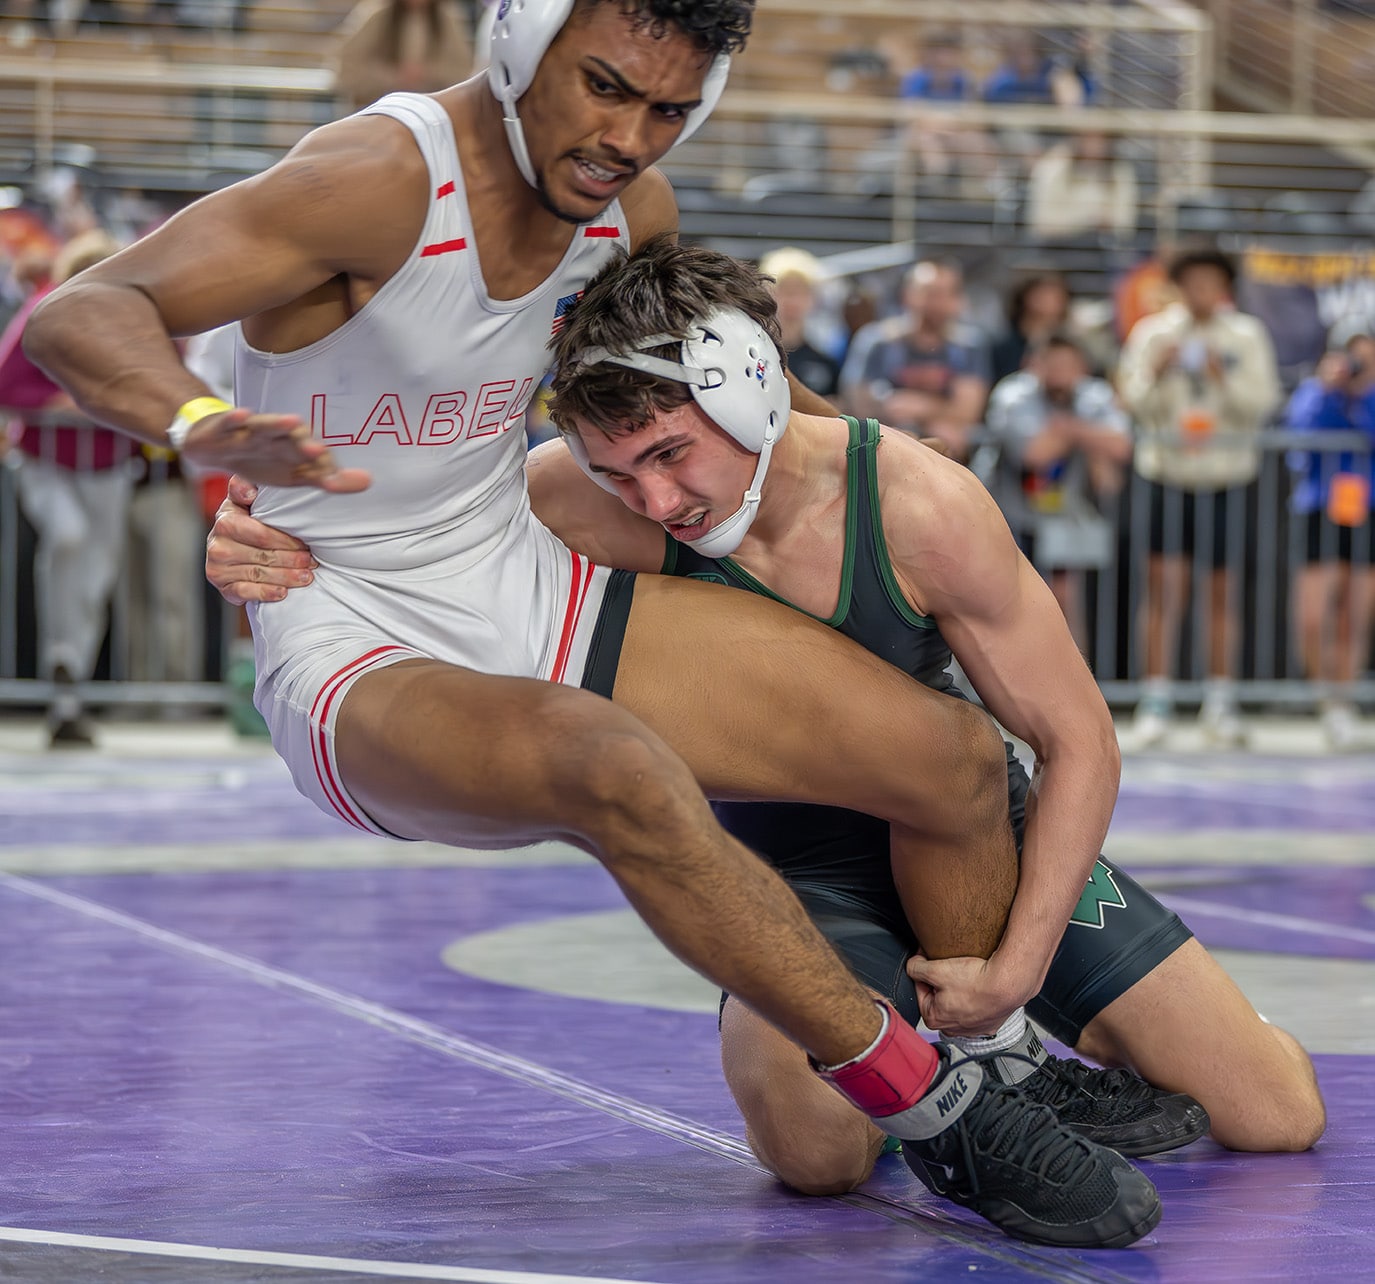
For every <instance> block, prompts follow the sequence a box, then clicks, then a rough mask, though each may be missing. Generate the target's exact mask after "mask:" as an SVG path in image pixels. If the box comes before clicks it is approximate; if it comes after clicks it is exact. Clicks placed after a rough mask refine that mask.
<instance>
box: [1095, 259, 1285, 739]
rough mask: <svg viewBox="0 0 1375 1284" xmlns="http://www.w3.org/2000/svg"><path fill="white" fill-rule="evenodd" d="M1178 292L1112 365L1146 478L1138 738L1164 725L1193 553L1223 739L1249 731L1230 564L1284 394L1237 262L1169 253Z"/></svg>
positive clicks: (1240, 559) (1215, 733)
mask: <svg viewBox="0 0 1375 1284" xmlns="http://www.w3.org/2000/svg"><path fill="white" fill-rule="evenodd" d="M1169 275H1170V279H1171V281H1173V282H1174V285H1175V287H1176V288H1177V289H1178V291H1179V295H1180V301H1179V302H1178V303H1173V304H1170V305H1169V306H1168V307H1166V308H1165V309H1164V310H1163V311H1161V312H1159V313H1157V314H1156V315H1155V316H1151V317H1146V318H1145V319H1144V320H1142V321H1140V322H1138V323H1137V325H1136V327H1135V329H1133V330H1132V332H1131V334H1130V336H1129V337H1128V339H1127V344H1126V347H1125V348H1124V349H1123V352H1122V360H1121V364H1120V366H1119V369H1118V375H1119V384H1120V388H1121V392H1122V398H1123V400H1124V401H1125V402H1126V404H1127V408H1128V409H1129V410H1130V411H1131V412H1132V414H1133V415H1134V416H1135V417H1136V421H1137V429H1138V435H1137V446H1136V456H1135V462H1136V470H1137V472H1138V473H1140V475H1141V476H1142V477H1143V478H1144V479H1145V480H1146V481H1147V482H1148V483H1149V492H1150V559H1149V573H1148V577H1147V586H1146V596H1145V604H1144V613H1143V616H1142V622H1143V628H1142V632H1143V634H1144V641H1145V652H1146V664H1145V676H1146V693H1145V696H1144V698H1143V699H1142V701H1141V703H1140V705H1139V706H1138V708H1137V722H1136V727H1135V738H1136V739H1137V741H1138V743H1139V744H1141V745H1143V746H1144V745H1148V744H1154V743H1157V742H1158V741H1159V740H1161V739H1162V738H1163V737H1164V736H1165V734H1166V732H1167V730H1168V717H1169V713H1170V684H1169V675H1170V673H1171V671H1172V670H1173V668H1174V664H1175V655H1176V650H1177V646H1178V641H1179V631H1180V626H1181V624H1182V623H1183V619H1184V608H1185V603H1186V601H1187V591H1188V588H1189V584H1190V577H1191V570H1192V564H1193V563H1194V561H1195V559H1197V561H1198V562H1199V563H1202V564H1203V565H1206V566H1207V567H1208V568H1209V581H1208V594H1207V598H1206V601H1207V608H1206V626H1207V627H1206V637H1207V644H1208V656H1207V660H1208V673H1209V679H1208V683H1207V687H1206V693H1205V696H1204V699H1203V707H1202V710H1201V712H1200V719H1201V722H1202V724H1203V729H1204V733H1205V736H1206V737H1207V739H1209V740H1210V741H1211V742H1213V743H1215V744H1219V745H1237V744H1240V743H1242V741H1243V739H1244V733H1243V728H1242V725H1241V722H1240V719H1239V718H1238V716H1237V709H1236V697H1235V692H1234V691H1233V689H1232V677H1233V673H1234V669H1235V665H1236V662H1237V658H1238V643H1239V635H1238V619H1239V611H1238V606H1237V602H1236V600H1235V593H1236V588H1237V582H1236V574H1235V571H1236V569H1237V568H1238V567H1240V566H1242V565H1243V564H1244V562H1245V557H1246V547H1247V544H1248V542H1249V539H1248V510H1249V509H1250V508H1251V507H1252V504H1253V502H1254V493H1253V492H1254V485H1253V483H1254V482H1255V480H1256V477H1257V474H1258V473H1259V470H1260V452H1259V450H1258V449H1257V447H1256V445H1255V441H1254V438H1255V435H1256V434H1257V433H1258V432H1259V431H1260V430H1261V429H1262V428H1264V427H1265V425H1266V422H1267V420H1268V418H1269V416H1270V414H1271V412H1272V411H1273V410H1274V409H1275V406H1276V403H1277V402H1278V400H1279V394H1280V387H1279V372H1278V370H1277V368H1276V364H1275V350H1274V346H1273V344H1272V343H1271V341H1270V336H1269V334H1268V333H1267V331H1266V329H1265V327H1264V326H1263V325H1261V323H1260V322H1259V321H1257V320H1256V319H1255V318H1254V317H1250V316H1246V315H1245V314H1243V313H1241V312H1238V311H1237V309H1236V306H1235V304H1234V303H1233V301H1232V297H1233V290H1234V287H1235V284H1236V268H1235V266H1234V265H1233V263H1232V260H1231V259H1230V258H1228V256H1227V255H1225V254H1223V253H1221V252H1220V251H1218V250H1215V249H1199V250H1186V251H1184V252H1182V253H1180V254H1178V255H1176V256H1175V258H1174V259H1173V260H1172V261H1171V263H1170V269H1169Z"/></svg>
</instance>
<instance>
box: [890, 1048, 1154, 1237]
mask: <svg viewBox="0 0 1375 1284" xmlns="http://www.w3.org/2000/svg"><path fill="white" fill-rule="evenodd" d="M936 1048H937V1050H938V1052H939V1054H940V1058H941V1069H940V1071H939V1073H938V1074H937V1076H936V1079H935V1081H934V1082H933V1083H932V1085H931V1088H930V1090H929V1091H928V1092H927V1093H926V1095H925V1096H924V1097H923V1098H922V1099H921V1100H920V1101H919V1102H918V1103H917V1104H916V1105H915V1106H912V1107H911V1108H909V1109H907V1110H904V1111H903V1112H902V1114H901V1116H893V1117H891V1118H880V1119H876V1120H875V1122H876V1123H877V1124H878V1125H879V1127H881V1128H884V1129H886V1130H888V1131H890V1132H892V1133H893V1134H894V1135H896V1136H900V1137H901V1138H902V1154H903V1158H904V1159H905V1160H906V1161H907V1166H908V1167H909V1168H911V1170H912V1171H913V1172H914V1173H916V1175H917V1177H918V1178H920V1179H921V1181H922V1183H923V1185H925V1186H926V1187H927V1188H928V1189H929V1190H931V1191H933V1192H934V1193H935V1194H937V1195H944V1196H945V1197H946V1198H947V1199H950V1200H953V1201H954V1202H955V1203H957V1204H961V1205H963V1206H964V1207H965V1208H969V1209H972V1210H973V1211H974V1212H976V1213H978V1214H979V1215H980V1216H982V1217H986V1218H987V1219H988V1220H989V1221H990V1222H992V1223H993V1224H994V1225H995V1226H998V1227H1000V1228H1001V1229H1002V1230H1004V1231H1006V1232H1007V1233H1008V1234H1009V1235H1014V1236H1016V1237H1017V1238H1019V1239H1025V1240H1030V1241H1031V1242H1032V1243H1037V1244H1053V1245H1056V1246H1059V1247H1063V1248H1125V1247H1126V1246H1127V1245H1128V1244H1132V1243H1135V1242H1136V1240H1138V1239H1140V1238H1141V1237H1142V1236H1143V1235H1145V1234H1147V1233H1148V1232H1149V1231H1151V1230H1153V1229H1154V1228H1155V1226H1156V1225H1157V1223H1158V1222H1159V1221H1160V1213H1161V1208H1160V1196H1159V1194H1157V1192H1156V1189H1155V1186H1154V1185H1153V1184H1152V1183H1151V1181H1150V1179H1149V1178H1148V1177H1146V1176H1145V1174H1144V1173H1141V1172H1138V1171H1137V1169H1135V1168H1133V1167H1132V1166H1131V1164H1129V1163H1128V1162H1127V1161H1126V1160H1125V1159H1123V1158H1122V1157H1121V1156H1120V1155H1119V1154H1117V1153H1116V1152H1115V1151H1112V1150H1109V1149H1107V1148H1106V1147H1105V1146H1100V1145H1098V1144H1097V1143H1096V1142H1092V1141H1089V1140H1088V1139H1087V1138H1085V1137H1083V1136H1081V1135H1080V1134H1079V1133H1078V1132H1075V1131H1072V1130H1071V1129H1069V1128H1067V1127H1066V1126H1065V1125H1064V1124H1062V1123H1061V1122H1060V1121H1059V1120H1058V1119H1057V1118H1056V1117H1055V1114H1054V1112H1053V1111H1051V1110H1050V1109H1049V1108H1048V1107H1046V1106H1041V1105H1036V1104H1034V1103H1032V1102H1030V1101H1028V1100H1027V1098H1026V1097H1025V1096H1024V1095H1023V1094H1022V1093H1021V1092H1019V1091H1018V1090H1017V1089H1016V1088H1009V1087H1007V1086H1006V1085H1005V1084H1002V1083H999V1082H998V1081H997V1079H996V1078H994V1076H993V1075H992V1074H989V1073H986V1072H985V1069H984V1067H983V1065H982V1064H980V1062H981V1060H982V1058H980V1059H974V1058H969V1059H965V1060H954V1061H952V1059H951V1049H950V1048H948V1047H947V1046H946V1045H945V1044H937V1045H936Z"/></svg>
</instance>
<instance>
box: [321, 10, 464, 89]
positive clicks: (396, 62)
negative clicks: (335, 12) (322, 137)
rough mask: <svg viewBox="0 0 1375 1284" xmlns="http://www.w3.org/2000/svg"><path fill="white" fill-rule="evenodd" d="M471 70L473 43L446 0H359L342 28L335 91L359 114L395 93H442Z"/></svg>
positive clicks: (459, 15) (460, 20)
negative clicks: (385, 96) (370, 105)
mask: <svg viewBox="0 0 1375 1284" xmlns="http://www.w3.org/2000/svg"><path fill="white" fill-rule="evenodd" d="M472 71H473V42H472V38H471V37H470V36H469V34H468V26H467V23H466V22H465V21H464V19H463V16H462V14H460V13H459V11H458V8H457V6H456V5H455V4H453V3H452V2H451V0H363V3H362V4H360V5H358V6H357V7H356V8H355V9H354V10H353V12H352V13H350V14H349V16H348V18H347V20H346V21H345V23H344V26H343V29H342V38H341V42H340V45H339V51H338V55H337V57H336V60H335V73H334V92H335V93H336V94H337V95H338V96H339V97H340V98H342V99H343V100H344V102H345V103H346V104H347V105H348V109H349V110H350V111H358V110H360V109H361V108H363V107H366V106H368V104H369V103H373V102H376V100H377V99H379V98H381V97H382V96H383V95H384V94H389V93H393V92H394V91H396V90H410V91H411V92H413V93H420V94H428V93H434V92H436V91H437V90H440V89H447V88H448V87H449V86H450V85H456V84H457V83H458V82H459V81H460V80H466V79H467V78H468V76H470V75H471V74H472Z"/></svg>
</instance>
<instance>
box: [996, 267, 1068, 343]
mask: <svg viewBox="0 0 1375 1284" xmlns="http://www.w3.org/2000/svg"><path fill="white" fill-rule="evenodd" d="M1043 285H1058V286H1059V287H1060V289H1062V290H1063V291H1064V292H1065V298H1066V299H1067V300H1068V299H1071V298H1073V295H1072V294H1071V292H1070V288H1069V282H1068V281H1067V280H1066V279H1065V278H1064V276H1063V275H1062V274H1061V273H1059V272H1037V273H1036V274H1035V275H1034V276H1028V277H1024V278H1023V279H1022V280H1021V281H1019V282H1018V283H1017V284H1016V285H1015V286H1013V287H1012V292H1011V293H1010V294H1009V295H1008V296H1007V323H1008V325H1009V326H1011V327H1012V329H1013V331H1014V332H1016V333H1020V332H1021V329H1022V320H1023V318H1024V317H1025V316H1026V305H1027V300H1028V299H1030V298H1031V296H1032V294H1033V293H1034V292H1035V291H1036V290H1038V289H1039V288H1040V287H1041V286H1043Z"/></svg>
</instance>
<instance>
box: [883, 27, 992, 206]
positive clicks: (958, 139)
mask: <svg viewBox="0 0 1375 1284" xmlns="http://www.w3.org/2000/svg"><path fill="white" fill-rule="evenodd" d="M975 96H976V95H975V90H974V84H973V82H972V80H971V79H970V77H969V75H968V74H967V73H966V72H965V70H964V45H963V42H962V41H961V40H960V37H959V35H958V33H956V32H952V31H936V32H932V33H931V34H930V35H929V36H926V37H924V38H923V40H922V42H921V57H920V61H919V63H918V65H917V66H916V67H914V68H912V70H910V71H908V72H907V73H906V75H904V76H903V78H902V80H901V81H900V82H899V84H898V97H899V98H902V99H904V100H906V101H918V102H922V103H926V104H929V106H928V107H927V108H926V109H924V110H923V111H922V112H921V114H920V115H918V116H917V117H916V118H915V119H914V120H913V121H912V123H911V126H910V128H909V129H908V131H907V147H908V149H909V150H910V151H911V152H912V153H913V154H914V155H915V156H916V157H917V161H918V165H919V166H920V171H921V173H922V175H923V176H925V177H927V178H934V179H947V178H955V177H959V176H963V177H967V178H974V179H983V180H986V179H987V178H988V177H989V176H990V175H991V174H992V172H993V165H994V157H993V148H992V146H991V144H990V142H989V139H988V136H987V134H985V133H984V131H983V130H982V129H980V128H979V127H978V126H975V125H969V124H965V123H963V122H961V120H960V116H959V112H958V111H955V110H953V108H954V105H955V104H957V103H962V102H965V101H967V100H969V99H971V98H974V97H975Z"/></svg>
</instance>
